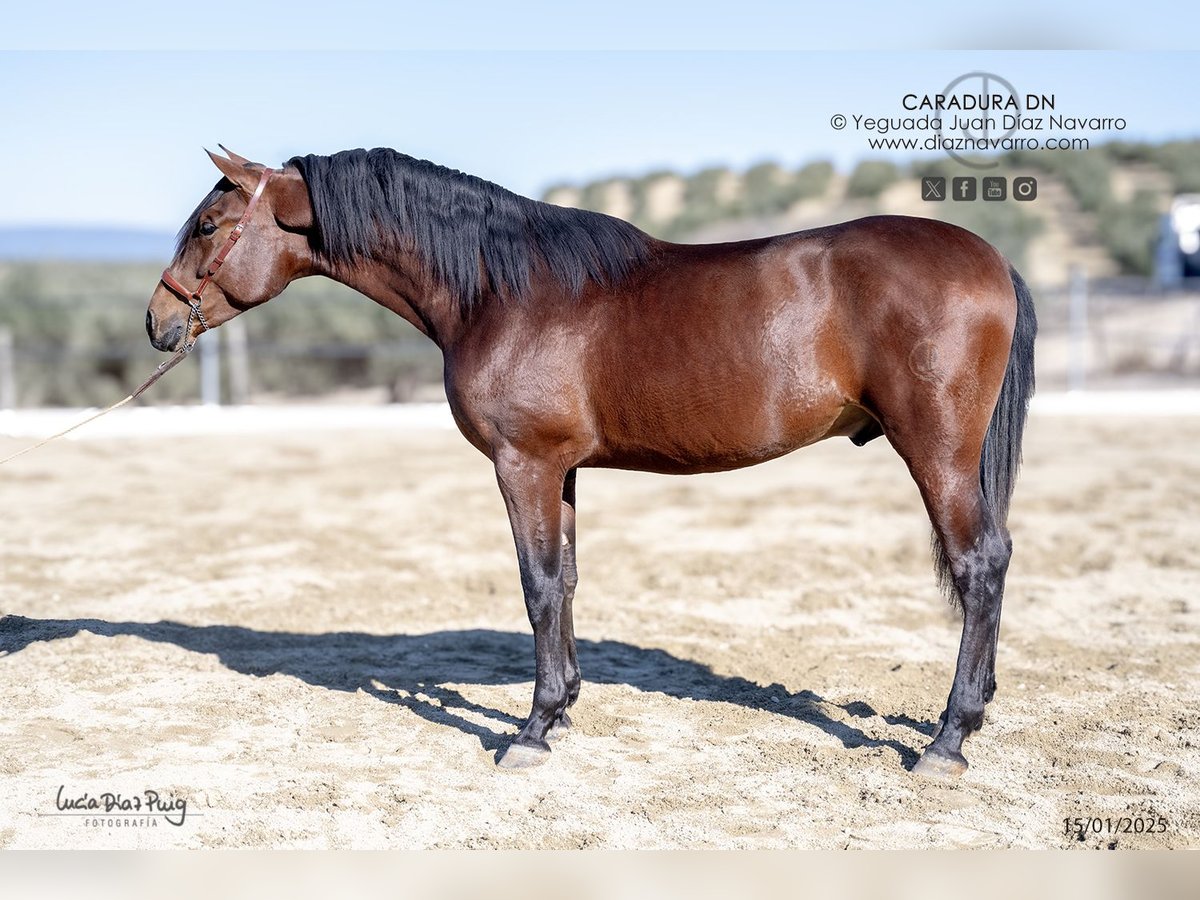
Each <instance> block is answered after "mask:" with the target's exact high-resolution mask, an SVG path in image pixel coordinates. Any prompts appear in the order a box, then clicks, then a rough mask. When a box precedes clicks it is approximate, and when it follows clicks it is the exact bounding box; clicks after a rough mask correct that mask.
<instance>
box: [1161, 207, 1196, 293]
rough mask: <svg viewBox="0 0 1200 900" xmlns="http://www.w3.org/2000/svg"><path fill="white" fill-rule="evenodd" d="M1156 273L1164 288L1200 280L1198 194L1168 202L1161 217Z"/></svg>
mask: <svg viewBox="0 0 1200 900" xmlns="http://www.w3.org/2000/svg"><path fill="white" fill-rule="evenodd" d="M1157 269H1158V280H1159V282H1160V283H1161V284H1164V285H1173V284H1178V283H1179V282H1180V281H1181V280H1182V279H1184V278H1197V277H1200V194H1180V195H1179V196H1177V197H1176V198H1175V199H1174V200H1172V201H1171V210H1170V212H1168V213H1167V214H1166V215H1165V216H1163V228H1162V237H1161V239H1160V240H1159V244H1158V259H1157Z"/></svg>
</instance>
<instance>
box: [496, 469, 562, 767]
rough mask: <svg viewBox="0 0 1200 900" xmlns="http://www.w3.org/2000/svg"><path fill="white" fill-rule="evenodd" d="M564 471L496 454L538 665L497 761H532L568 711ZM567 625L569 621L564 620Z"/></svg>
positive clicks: (515, 764) (543, 752) (504, 763)
mask: <svg viewBox="0 0 1200 900" xmlns="http://www.w3.org/2000/svg"><path fill="white" fill-rule="evenodd" d="M565 474H566V473H565V472H564V471H563V469H562V467H561V466H560V465H559V464H557V463H556V462H552V461H547V460H543V459H537V458H533V457H530V456H529V455H526V454H522V453H518V452H516V451H514V450H511V449H509V450H504V451H502V452H499V453H497V454H496V479H497V481H498V482H499V484H500V492H501V493H502V494H503V495H504V503H505V505H506V506H507V507H508V518H509V522H510V523H511V524H512V530H513V538H514V540H515V541H516V545H517V562H518V564H519V565H520V567H521V588H522V590H523V591H524V593H525V609H526V611H527V612H528V613H529V623H530V624H531V625H532V626H533V642H534V653H535V656H536V662H537V669H536V676H535V681H534V686H533V709H532V710H531V711H530V713H529V719H528V721H526V723H525V725H524V727H523V728H522V729H521V730H520V732H519V733H518V734H517V737H516V739H515V740H514V741H513V742H512V744H511V745H510V746H509V747H508V749H507V750H505V751H504V753H503V755H502V756H501V757H500V758H499V760H498V763H499V764H500V765H501V766H503V767H505V768H520V767H524V766H530V765H534V764H536V763H539V762H541V761H542V760H543V759H545V756H546V754H547V753H549V752H550V745H549V744H548V743H547V742H546V734H547V732H549V731H550V729H551V727H552V726H553V725H554V724H555V722H556V721H558V720H559V719H560V718H561V717H562V716H563V714H564V713H565V711H566V708H567V703H568V701H569V693H568V687H567V671H568V648H567V642H566V640H565V639H564V629H563V601H564V599H565V593H566V592H565V587H564V583H563V531H562V496H563V480H564V477H565ZM568 628H569V626H568Z"/></svg>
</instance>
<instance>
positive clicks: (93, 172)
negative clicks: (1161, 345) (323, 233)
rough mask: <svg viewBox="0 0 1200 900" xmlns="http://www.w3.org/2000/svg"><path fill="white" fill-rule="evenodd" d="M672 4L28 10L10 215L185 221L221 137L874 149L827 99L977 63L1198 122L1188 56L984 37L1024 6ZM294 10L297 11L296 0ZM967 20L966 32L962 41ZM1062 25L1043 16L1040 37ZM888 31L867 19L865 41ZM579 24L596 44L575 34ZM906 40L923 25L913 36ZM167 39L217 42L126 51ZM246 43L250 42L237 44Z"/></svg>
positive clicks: (303, 149) (267, 147)
mask: <svg viewBox="0 0 1200 900" xmlns="http://www.w3.org/2000/svg"><path fill="white" fill-rule="evenodd" d="M136 5H137V4H134V6H136ZM622 5H623V4H616V5H615V6H614V7H612V9H618V8H619V7H620V6H622ZM355 6H356V4H355V3H354V2H350V3H345V4H339V5H338V7H337V8H338V9H351V8H353V7H355ZM535 6H536V4H535ZM672 6H673V4H662V5H661V6H657V7H656V6H654V5H653V4H646V5H645V7H646V10H647V12H645V13H644V15H642V16H641V17H640V18H631V19H628V20H626V21H625V22H623V23H621V29H620V30H618V29H616V28H614V27H612V21H615V20H612V19H609V20H606V22H605V23H599V22H594V21H592V22H588V21H582V22H580V21H576V22H573V23H563V22H562V21H560V20H561V18H562V16H561V14H560V15H559V17H558V19H556V20H555V27H556V28H558V29H559V31H558V32H557V33H559V34H566V35H567V37H566V38H559V39H558V40H555V39H554V38H553V36H552V35H551V34H549V33H546V29H547V28H548V27H549V26H548V25H546V23H545V22H544V21H541V20H539V22H540V24H537V25H535V26H530V27H528V28H518V29H516V30H515V31H514V30H513V28H512V23H511V22H509V23H508V27H509V29H510V30H509V32H508V33H507V36H506V34H505V33H501V32H499V31H497V32H492V33H491V34H490V35H489V33H488V32H487V25H488V21H489V20H488V19H487V18H486V17H483V18H473V17H472V16H470V15H468V14H467V10H468V9H469V8H470V7H471V4H469V3H468V4H465V5H464V6H463V7H461V11H462V15H461V17H462V18H463V20H464V21H468V20H469V22H470V23H471V25H470V27H467V28H464V29H462V30H460V31H455V30H454V29H452V28H450V26H449V25H447V23H446V22H445V21H444V20H441V21H439V20H436V19H432V18H430V14H429V13H424V14H422V16H423V17H421V18H410V19H407V20H405V21H404V22H403V23H401V22H399V21H398V20H396V19H395V18H394V16H395V13H394V10H395V9H398V8H400V7H399V6H397V7H394V8H393V12H392V13H388V14H385V16H387V15H391V16H393V18H392V19H389V20H386V21H382V20H379V21H377V20H372V22H374V23H376V24H379V25H380V27H379V28H378V29H368V30H367V31H366V32H365V33H364V32H363V30H362V29H361V28H360V29H359V36H358V40H359V41H360V42H362V43H363V46H372V45H375V46H383V45H384V44H385V43H386V41H385V40H383V38H381V37H380V35H383V34H384V32H385V31H387V29H386V28H384V27H383V25H384V24H386V25H388V27H389V28H391V29H392V30H391V31H390V32H388V34H390V37H391V39H392V40H393V41H400V42H408V43H409V44H410V45H422V46H425V47H434V48H438V47H439V46H440V47H441V49H412V48H411V46H410V47H409V48H408V49H380V50H373V51H372V50H367V51H341V52H335V51H330V50H326V49H295V48H299V47H301V46H302V45H303V44H304V40H302V36H301V34H300V33H299V32H296V33H295V34H293V33H292V32H290V31H288V30H287V29H286V28H283V29H282V30H281V29H280V28H278V27H277V24H278V22H280V21H284V20H273V19H270V18H266V17H260V16H259V15H258V14H257V13H254V12H252V11H251V10H250V9H248V8H244V9H243V11H242V12H240V13H239V14H238V16H237V17H236V18H235V19H234V21H233V23H231V24H232V27H228V28H222V27H220V24H221V15H220V13H219V12H217V13H215V14H214V17H215V21H214V17H207V18H206V16H207V14H206V16H201V17H200V18H201V19H202V20H204V21H205V22H207V24H204V25H198V24H197V21H196V19H197V9H196V8H195V7H193V8H192V12H191V13H190V14H188V16H187V22H186V24H187V27H184V21H183V20H182V19H181V20H180V23H179V26H180V27H179V29H178V30H172V29H171V28H169V27H165V31H166V32H169V33H170V34H171V39H170V41H167V42H164V41H162V40H158V39H156V38H154V36H153V35H151V34H149V33H147V34H142V33H140V32H138V31H136V30H130V29H126V30H124V31H122V30H120V29H117V30H113V29H111V28H109V29H108V31H104V30H103V29H104V28H105V27H106V26H104V25H101V26H98V27H99V28H100V29H101V30H100V31H97V32H95V33H93V34H91V35H90V36H89V35H83V34H80V33H79V29H78V28H76V27H75V26H76V25H78V21H79V19H78V18H75V17H65V18H64V21H67V20H69V21H70V22H71V23H73V24H72V25H71V26H70V27H67V28H64V29H59V31H58V32H57V33H55V34H54V35H52V37H53V38H54V41H57V43H54V42H53V41H51V40H50V39H49V37H46V35H47V34H49V33H48V32H45V31H44V30H43V32H41V33H42V34H43V39H41V40H39V39H38V34H39V32H37V30H36V27H35V26H36V25H37V24H38V23H37V22H35V21H33V20H32V19H29V20H28V21H26V19H28V17H29V14H27V13H26V12H23V11H17V12H16V13H15V14H14V16H15V18H14V21H13V22H12V23H11V25H12V27H11V28H10V29H8V30H7V31H6V35H5V37H3V38H0V86H3V87H4V88H5V89H4V90H3V91H0V121H2V122H3V123H4V133H5V134H6V136H7V137H6V139H5V140H4V141H3V142H0V164H2V165H3V169H4V171H5V172H6V173H8V184H7V185H6V189H5V194H6V196H5V197H4V199H3V201H2V204H0V225H14V224H115V225H124V226H134V227H148V228H156V229H157V228H170V229H173V228H175V227H176V226H177V225H178V224H179V223H180V222H181V221H182V220H183V218H184V217H185V216H186V214H187V212H188V211H189V210H190V209H191V207H192V206H193V205H194V204H195V202H196V201H197V200H198V199H199V197H200V196H202V195H203V193H204V192H205V191H206V190H207V188H208V187H210V186H211V184H212V182H213V181H214V180H215V177H216V173H215V170H214V169H213V168H212V167H211V164H210V163H209V162H208V161H207V160H206V159H205V157H204V155H203V153H202V152H201V148H202V147H204V146H208V147H212V148H214V149H215V147H216V144H217V142H218V141H220V142H222V143H225V144H227V145H228V146H230V147H231V148H232V149H234V150H236V151H237V152H239V153H242V154H243V155H246V156H250V157H252V158H255V159H259V160H261V161H265V162H279V161H281V160H282V159H284V158H286V157H288V156H291V155H293V154H297V153H308V152H320V153H325V152H332V151H335V150H339V149H344V148H348V147H356V146H380V145H382V146H391V147H395V148H396V149H399V150H402V151H403V152H406V153H410V154H412V155H414V156H421V157H425V158H428V159H432V160H434V161H436V162H439V163H443V164H445V165H450V166H454V167H456V168H460V169H463V170H465V171H469V172H472V173H474V174H477V175H480V176H483V177H485V178H489V179H491V180H493V181H497V182H499V183H501V184H504V185H505V186H507V187H510V188H512V189H514V190H517V191H520V192H522V193H527V194H534V195H536V194H538V193H539V192H540V191H541V190H543V189H544V188H545V187H546V186H547V185H548V184H551V183H554V182H558V181H564V180H584V179H591V178H595V177H599V176H603V175H608V174H622V173H624V174H639V173H644V172H646V171H649V170H651V169H655V168H660V167H665V168H672V169H678V170H683V171H690V170H695V169H698V168H701V167H703V166H705V165H710V164H717V163H720V164H729V165H733V166H735V167H744V166H747V165H750V164H752V163H754V162H757V161H760V160H762V159H775V160H778V161H780V162H783V163H787V164H796V163H801V162H803V161H805V160H808V159H814V158H832V159H834V160H835V161H837V162H838V163H839V164H841V165H843V166H846V165H849V164H851V163H853V162H854V161H855V160H857V159H859V158H861V157H862V156H863V155H865V153H866V150H865V146H864V138H863V136H862V135H860V134H855V133H853V132H852V131H850V130H847V131H843V132H837V131H834V130H833V129H831V128H830V126H829V124H828V123H829V118H830V116H831V115H832V114H833V113H836V112H841V113H844V114H846V115H852V114H853V113H855V112H865V113H872V112H879V113H895V112H896V111H897V108H898V105H899V97H900V96H901V95H902V94H903V93H905V92H908V91H915V92H917V93H922V92H930V93H934V92H937V91H938V90H939V89H940V88H942V87H944V86H945V85H946V84H947V83H948V82H949V81H951V80H952V79H953V78H954V77H956V76H958V75H960V74H963V73H964V72H968V71H972V70H977V69H984V70H987V71H992V72H995V73H997V74H1000V75H1002V76H1004V77H1005V78H1007V79H1008V80H1009V81H1010V82H1012V83H1013V84H1014V85H1015V86H1016V87H1017V88H1018V90H1020V91H1037V92H1043V93H1049V92H1054V93H1055V94H1056V95H1057V96H1058V98H1059V105H1060V111H1064V112H1067V113H1069V114H1082V115H1101V116H1123V117H1125V118H1126V119H1127V120H1128V123H1129V127H1128V130H1127V131H1126V132H1125V134H1124V135H1122V136H1123V137H1127V138H1130V139H1138V138H1149V139H1161V138H1168V137H1197V136H1200V104H1197V103H1196V102H1195V99H1194V96H1195V93H1194V85H1195V82H1196V75H1197V73H1198V72H1200V65H1198V64H1200V54H1197V53H1188V52H1176V53H1164V52H1152V51H1140V52H1129V51H1086V50H1079V51H1062V50H1054V51H1039V52H1015V53H1014V52H1007V51H1004V50H1001V49H988V47H987V42H988V41H991V42H993V43H996V44H999V45H1005V44H1007V43H1011V42H1015V40H1014V41H1008V40H1006V39H1004V38H1003V35H1004V34H1006V33H1008V32H1006V31H1005V29H1006V28H1007V29H1009V30H1011V28H1012V27H1013V23H1014V22H1017V21H1018V20H1017V19H1015V18H1012V16H1009V17H1008V18H1006V19H1005V21H1006V22H1007V23H1008V24H1006V25H1005V26H1003V27H999V26H997V28H995V29H993V31H992V32H988V31H987V30H986V29H985V30H983V31H982V32H980V33H981V34H983V35H985V37H982V38H975V40H976V41H977V43H979V45H980V49H975V50H971V51H966V52H949V51H938V50H934V49H928V47H929V43H930V41H932V42H933V43H934V44H935V45H936V44H937V42H938V41H939V40H942V38H945V37H946V34H948V33H949V32H946V33H945V34H943V32H945V29H946V28H949V27H950V26H949V25H944V26H943V25H936V26H935V25H932V24H931V25H929V26H928V27H927V28H926V29H925V32H924V41H925V43H924V45H923V46H925V47H926V48H927V49H922V50H919V51H918V50H913V49H906V50H903V51H881V50H871V51H865V50H858V51H846V50H823V51H821V50H812V49H806V50H788V49H778V50H770V49H767V50H763V49H758V50H742V51H737V50H733V51H730V50H713V49H707V50H692V51H684V50H678V49H671V46H672V40H674V41H675V42H676V43H675V45H674V46H679V45H681V44H682V43H683V40H684V38H686V39H687V41H688V42H690V43H691V44H692V45H693V46H694V45H705V44H707V45H708V46H710V47H712V46H721V47H736V46H738V45H739V44H740V45H749V44H751V43H753V41H751V37H752V35H751V32H752V31H753V32H754V33H756V34H757V35H758V41H759V43H765V44H767V45H768V46H770V45H772V44H784V43H786V42H782V41H777V40H776V36H777V35H778V34H779V33H781V32H782V31H783V30H784V29H783V28H770V27H765V26H764V20H761V19H755V18H754V16H753V15H752V14H751V13H752V12H753V11H754V10H755V9H756V8H757V7H758V6H761V4H755V3H749V4H743V5H740V6H739V7H738V8H737V9H738V10H739V11H740V12H741V13H743V14H742V15H739V16H738V17H737V18H736V21H731V22H730V24H729V27H728V28H726V29H725V30H724V33H723V32H722V29H721V28H719V27H718V26H719V24H720V23H715V22H708V24H707V25H706V26H705V27H706V28H707V30H706V31H705V30H703V29H701V30H699V31H697V33H694V34H693V33H691V32H689V31H687V29H686V28H685V29H683V32H682V34H683V37H681V36H680V34H681V31H680V29H679V28H675V29H674V30H672V29H671V22H670V21H665V20H662V17H663V15H664V13H663V10H665V9H669V8H671V7H672ZM676 6H677V4H676ZM794 6H796V7H798V6H800V4H796V5H794ZM1149 6H1150V7H1153V6H1154V4H1149ZM59 8H60V9H61V7H59ZM324 8H325V9H326V10H328V9H329V7H328V5H327V6H326V7H324ZM493 8H494V7H493ZM546 8H547V9H553V7H550V6H549V5H547V7H546ZM693 8H703V4H699V6H696V5H695V4H693ZM207 9H208V7H205V10H207ZM288 9H290V10H292V11H293V18H294V17H295V11H297V10H301V11H302V10H303V9H304V5H303V4H291V5H289V6H288ZM455 9H456V10H459V9H460V8H459V7H455ZM1013 9H1014V10H1017V11H1018V12H1019V6H1017V7H1013ZM862 12H863V15H864V16H865V15H867V11H866V10H865V9H863V10H862ZM157 15H158V17H159V18H158V20H156V24H157V26H158V27H159V30H160V31H163V30H164V26H170V24H171V23H170V22H169V21H167V22H164V21H162V17H163V16H166V17H168V19H169V17H171V16H177V15H180V14H179V13H178V12H177V11H175V12H159V13H157ZM575 15H576V16H578V14H575ZM773 15H774V16H775V18H774V19H772V20H771V21H772V22H776V23H781V24H785V25H787V26H789V27H797V28H798V27H800V24H801V23H802V22H803V21H804V20H803V19H802V17H798V16H797V15H796V14H795V12H794V7H788V8H787V9H786V10H785V11H783V12H778V11H776V12H775V13H773ZM780 16H782V18H780ZM23 17H24V18H23ZM286 21H292V19H288V20H286ZM345 21H347V20H346V19H345V18H338V19H336V20H334V19H331V20H330V24H329V28H328V29H327V34H326V35H325V37H326V41H325V45H326V46H337V45H338V44H339V42H341V43H345V42H349V41H350V39H351V37H352V35H350V34H349V33H346V34H343V30H344V29H342V24H344V22H345ZM930 21H934V20H933V19H932V18H931V20H930ZM939 21H945V20H939ZM1064 22H1065V20H1064ZM339 23H342V24H339ZM747 23H749V24H747ZM8 24H10V23H6V25H8ZM317 24H319V25H323V24H324V20H321V21H320V22H318V23H317ZM808 24H809V25H812V22H809V23H808ZM818 24H819V23H818ZM825 24H826V25H828V23H825ZM1059 24H1060V26H1061V27H1060V29H1059V30H1060V31H1061V32H1062V35H1060V37H1059V38H1057V39H1056V40H1058V41H1059V42H1060V43H1062V44H1063V45H1066V46H1077V45H1079V44H1081V43H1088V42H1091V43H1092V44H1099V45H1105V44H1106V41H1107V37H1106V32H1104V29H1103V28H1102V27H1101V26H1098V25H1096V24H1095V23H1094V22H1093V24H1092V25H1091V26H1090V29H1091V30H1090V31H1089V30H1088V29H1082V30H1076V31H1072V30H1071V29H1069V28H1068V27H1067V26H1066V24H1064V23H1062V22H1060V23H1059ZM564 25H568V26H571V27H568V28H566V30H563V26H564ZM589 25H591V26H593V27H591V28H590V29H589V28H588V27H587V26H589ZM750 25H753V26H754V27H753V28H751V27H750ZM572 28H573V30H572ZM655 28H658V29H659V31H658V32H656V31H655ZM939 28H940V29H941V31H939ZM659 33H661V34H662V35H665V36H664V37H662V38H661V39H660V43H661V44H662V45H663V48H662V49H644V48H643V49H634V50H629V49H624V50H622V49H602V48H600V47H599V45H601V44H604V43H606V42H607V43H608V44H609V45H610V46H617V47H619V46H621V45H622V40H624V42H625V45H626V46H629V45H636V44H637V43H638V41H645V40H648V38H646V37H645V35H647V34H649V35H652V36H653V35H655V34H659ZM805 33H806V34H808V35H811V30H810V31H808V32H805ZM1163 33H1165V34H1176V33H1178V32H1177V31H1176V30H1175V29H1167V30H1166V31H1165V32H1163ZM839 34H841V32H839ZM939 34H940V35H942V37H939ZM972 34H974V33H972ZM989 34H990V37H988V36H987V35H989ZM1192 34H1193V35H1194V34H1195V32H1192ZM14 35H15V36H16V37H14ZM571 35H575V36H576V37H575V38H572V37H571ZM580 35H583V36H585V37H587V40H582V39H580V38H579V36H580ZM622 35H624V36H625V37H624V38H622ZM672 36H673V37H672ZM1134 36H1135V37H1136V34H1135V35H1134ZM843 37H844V35H843ZM967 37H971V36H970V35H967V36H965V37H963V38H962V42H963V43H968V44H969V43H971V41H968V40H967ZM85 38H86V40H85ZM1051 38H1053V35H1048V32H1046V31H1045V30H1044V29H1043V32H1042V34H1041V36H1040V37H1038V38H1037V40H1033V41H1031V42H1032V43H1034V44H1035V45H1036V44H1037V43H1038V42H1039V41H1041V42H1046V41H1051ZM635 39H636V40H635ZM878 39H879V38H878V37H869V36H867V35H866V34H860V35H859V36H858V46H863V45H866V44H870V43H871V42H872V41H877V40H878ZM489 40H490V43H489ZM573 40H574V41H575V43H576V44H577V45H581V46H580V47H577V48H571V46H572V41H573ZM946 40H949V38H946ZM914 41H915V42H916V43H920V41H916V35H914ZM1051 42H1053V41H1051ZM164 43H165V45H166V46H171V44H172V43H178V44H181V45H188V46H193V47H194V46H197V45H200V46H207V47H211V48H214V49H209V50H204V51H194V50H193V51H180V50H154V51H147V50H138V49H135V48H137V47H139V46H154V45H157V46H160V47H161V46H164ZM797 43H798V42H797ZM825 43H826V45H827V46H828V45H829V44H831V43H836V42H825ZM889 43H891V44H892V45H895V44H896V43H898V41H896V40H894V39H890V40H889ZM1108 43H1109V44H1110V45H1111V43H1113V42H1108ZM5 46H7V47H12V48H16V47H39V46H41V47H51V46H57V47H67V48H70V47H83V46H92V47H100V48H106V49H101V50H92V51H84V50H78V49H60V50H35V51H29V50H23V49H3V47H5ZM247 46H256V47H257V49H255V50H246V49H240V48H245V47H247ZM489 46H503V47H507V48H510V49H504V50H495V49H485V48H487V47H489ZM289 47H290V48H293V49H287V48H289ZM522 47H524V48H525V49H519V48H522ZM551 47H556V48H558V49H549V48H551ZM588 47H591V49H588ZM117 48H123V49H117ZM218 48H219V49H218ZM226 48H228V49H226ZM564 48H571V49H564Z"/></svg>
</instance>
